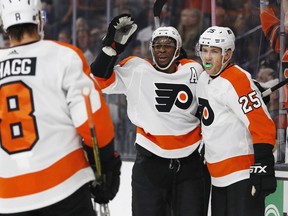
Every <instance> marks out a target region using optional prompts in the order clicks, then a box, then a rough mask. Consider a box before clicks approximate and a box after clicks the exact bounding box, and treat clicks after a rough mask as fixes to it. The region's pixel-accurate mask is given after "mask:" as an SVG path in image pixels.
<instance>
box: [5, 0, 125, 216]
mask: <svg viewBox="0 0 288 216" xmlns="http://www.w3.org/2000/svg"><path fill="white" fill-rule="evenodd" d="M0 14H1V20H2V24H3V29H4V31H6V32H7V34H8V36H9V39H10V44H11V47H10V48H6V49H2V50H1V51H0V88H1V91H0V92H1V94H0V131H1V134H0V135H1V136H0V138H1V140H0V215H10V216H13V215H15V216H16V215H17V216H22V215H23V216H24V215H25V216H29V215H31V216H32V215H46V216H60V215H61V216H72V215H73V216H75V215H79V216H80V215H85V216H92V215H95V212H94V211H93V206H92V202H91V194H90V188H89V185H90V184H89V183H90V182H91V181H93V180H94V179H95V176H94V173H93V170H92V169H91V166H90V165H89V163H88V160H87V157H86V155H85V154H84V151H83V147H82V139H83V140H84V143H85V145H86V146H85V149H86V150H87V153H88V157H89V159H91V165H94V161H93V157H91V155H93V153H92V141H91V137H90V131H89V126H88V122H87V113H86V108H85V103H84V98H83V96H82V95H81V90H82V88H83V87H90V89H91V96H90V99H91V104H92V110H93V118H94V121H95V123H96V134H97V139H98V144H99V147H100V157H101V162H102V170H103V174H106V180H107V181H106V182H104V185H103V186H101V188H99V186H97V187H92V188H91V191H92V192H93V193H94V194H95V196H96V198H95V200H96V201H97V202H99V203H108V202H109V200H111V199H113V198H114V196H115V195H116V193H117V191H118V187H119V175H120V167H121V160H120V157H119V156H117V157H115V156H114V144H113V138H114V129H113V124H112V121H111V118H110V115H109V113H108V107H107V105H105V101H104V99H103V96H102V95H101V94H100V91H99V90H96V87H97V86H96V85H95V82H93V80H92V79H91V78H90V77H89V74H90V67H89V65H88V64H87V62H86V61H85V60H84V59H85V58H84V56H83V54H82V53H81V51H80V50H79V49H77V48H76V47H73V46H71V45H68V44H64V43H58V42H54V41H45V40H42V38H43V19H42V11H41V1H40V0H30V1H27V0H17V1H11V0H1V1H0ZM103 121H105V124H103ZM79 134H80V135H81V136H80V135H79Z"/></svg>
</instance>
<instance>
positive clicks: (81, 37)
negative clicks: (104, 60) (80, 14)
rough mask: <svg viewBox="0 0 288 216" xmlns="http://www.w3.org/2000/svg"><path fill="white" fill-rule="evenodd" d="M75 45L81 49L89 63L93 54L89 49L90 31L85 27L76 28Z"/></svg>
mask: <svg viewBox="0 0 288 216" xmlns="http://www.w3.org/2000/svg"><path fill="white" fill-rule="evenodd" d="M76 41H77V47H78V48H80V49H81V51H82V52H83V54H84V56H85V58H86V60H87V61H88V63H89V65H90V64H91V63H92V62H93V60H94V58H95V57H94V54H93V53H92V52H91V50H90V47H89V45H90V32H89V30H88V29H86V28H80V29H78V30H77V35H76Z"/></svg>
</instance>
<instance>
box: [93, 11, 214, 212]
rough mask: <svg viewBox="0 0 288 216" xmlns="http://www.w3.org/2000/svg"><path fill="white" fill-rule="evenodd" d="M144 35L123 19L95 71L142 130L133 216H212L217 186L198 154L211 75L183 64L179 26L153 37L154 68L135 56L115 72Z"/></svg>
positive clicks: (108, 39) (108, 38)
mask: <svg viewBox="0 0 288 216" xmlns="http://www.w3.org/2000/svg"><path fill="white" fill-rule="evenodd" d="M136 29H137V25H136V24H135V23H134V22H133V19H132V18H131V16H130V15H128V14H121V15H119V16H117V17H115V18H114V19H113V20H112V21H111V23H110V25H109V27H108V32H107V34H106V37H105V38H104V40H103V45H104V47H103V48H102V51H101V53H100V54H99V55H98V56H97V58H96V60H95V61H94V62H93V63H92V65H91V68H92V73H93V74H94V75H95V77H96V78H97V81H98V82H99V84H100V86H101V88H102V91H103V92H104V93H107V94H125V95H126V99H127V103H128V108H127V112H128V116H129V118H130V120H131V122H132V123H133V124H134V125H135V126H136V127H137V135H136V142H135V147H136V149H137V156H136V161H135V163H134V166H133V173H132V212H133V215H134V216H147V215H149V216H166V215H169V213H170V211H171V209H172V214H173V215H177V216H187V215H193V216H202V215H206V213H205V212H206V211H207V204H208V199H207V198H208V195H207V194H205V192H206V193H207V192H208V193H209V188H210V183H209V182H208V184H207V185H205V184H206V182H205V181H204V180H207V179H208V181H209V180H210V179H209V178H206V179H204V173H205V167H203V163H202V162H201V160H200V156H199V153H198V151H197V148H198V146H199V143H200V141H201V130H200V124H199V119H198V118H197V117H195V114H196V110H197V103H196V100H195V88H196V83H197V81H198V76H199V75H200V73H201V72H202V71H203V68H202V66H201V65H200V64H199V63H197V62H196V61H193V60H188V59H181V60H179V61H178V60H176V59H177V58H178V56H179V54H180V48H181V46H182V40H181V37H180V35H179V33H178V31H177V30H176V29H175V28H173V27H160V28H158V29H156V30H155V31H154V32H153V34H152V40H151V44H150V49H151V53H152V56H153V62H150V61H149V60H147V59H142V58H139V57H136V56H130V57H128V58H126V59H124V60H122V61H120V62H119V63H118V64H117V65H116V66H114V63H115V61H116V59H117V56H118V55H119V54H120V53H121V52H122V51H123V50H124V48H125V46H126V45H127V43H128V42H129V40H130V39H131V36H132V35H133V33H134V32H135V31H136ZM205 186H206V188H205ZM205 190H206V191H205ZM167 205H168V206H169V207H170V208H169V210H167Z"/></svg>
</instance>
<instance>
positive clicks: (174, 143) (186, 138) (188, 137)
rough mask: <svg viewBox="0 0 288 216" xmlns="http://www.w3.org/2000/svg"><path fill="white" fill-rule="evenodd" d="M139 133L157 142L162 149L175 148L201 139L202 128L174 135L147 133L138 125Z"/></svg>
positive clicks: (189, 144) (183, 146)
mask: <svg viewBox="0 0 288 216" xmlns="http://www.w3.org/2000/svg"><path fill="white" fill-rule="evenodd" d="M137 133H139V134H141V135H143V136H144V137H146V138H147V139H149V140H150V141H151V142H153V143H155V144H156V145H158V146H159V147H160V148H162V149H166V150H175V149H180V148H185V147H187V146H191V144H194V143H196V142H198V141H199V140H201V138H202V136H201V128H200V127H197V128H195V129H194V130H193V131H191V132H190V133H188V134H185V135H179V136H172V135H151V134H149V133H145V131H144V130H143V129H142V128H139V127H137Z"/></svg>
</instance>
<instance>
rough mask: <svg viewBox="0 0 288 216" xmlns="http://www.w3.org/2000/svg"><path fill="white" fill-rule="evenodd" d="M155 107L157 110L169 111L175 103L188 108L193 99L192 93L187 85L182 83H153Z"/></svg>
mask: <svg viewBox="0 0 288 216" xmlns="http://www.w3.org/2000/svg"><path fill="white" fill-rule="evenodd" d="M155 86H156V87H157V89H156V90H155V92H156V94H157V96H158V97H156V98H155V99H156V102H157V104H156V105H155V106H156V109H157V110H158V111H159V112H170V110H171V109H172V107H173V105H174V104H175V105H176V106H177V107H178V108H180V109H188V107H189V106H190V105H191V103H192V100H193V95H192V92H191V90H190V89H189V88H188V86H186V85H184V84H168V83H155Z"/></svg>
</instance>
